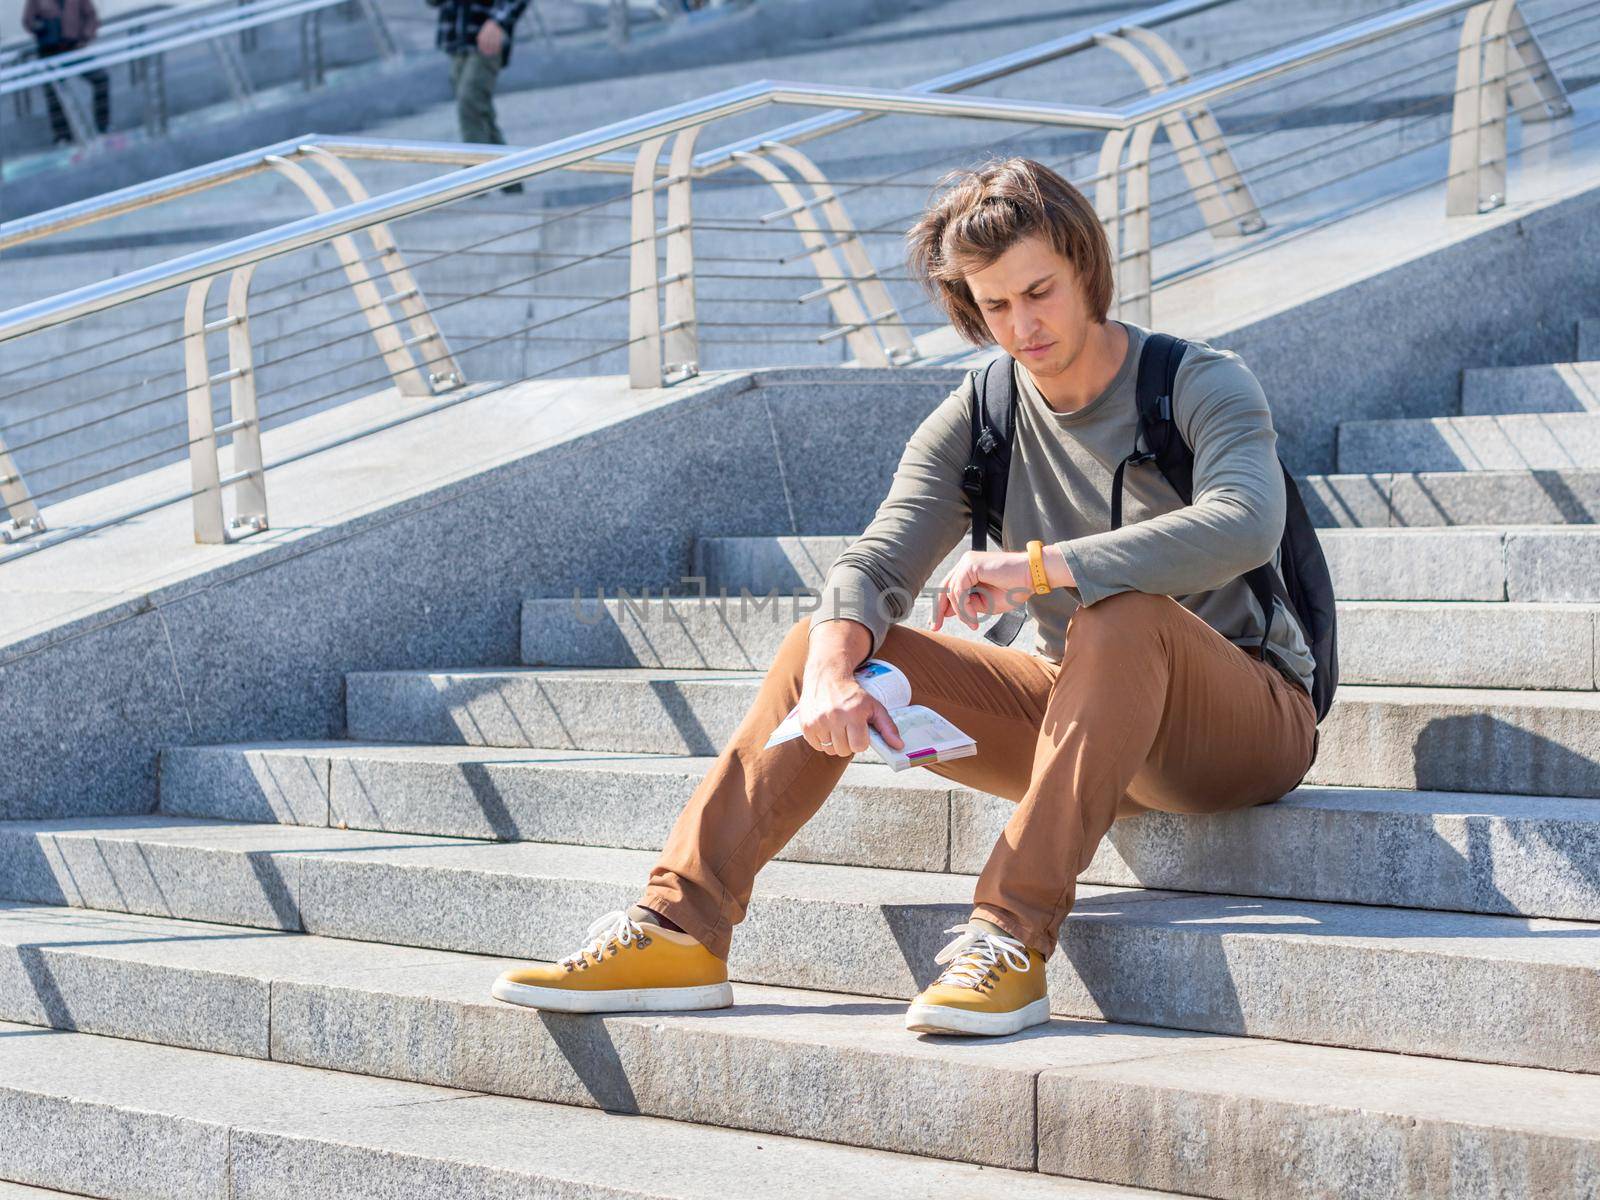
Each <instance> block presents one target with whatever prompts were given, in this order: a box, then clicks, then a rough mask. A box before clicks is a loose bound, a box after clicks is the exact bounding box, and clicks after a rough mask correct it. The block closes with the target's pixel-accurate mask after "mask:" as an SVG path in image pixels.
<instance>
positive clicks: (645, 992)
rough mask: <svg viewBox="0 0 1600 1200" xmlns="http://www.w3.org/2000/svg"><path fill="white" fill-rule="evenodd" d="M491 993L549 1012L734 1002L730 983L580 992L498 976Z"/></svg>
mask: <svg viewBox="0 0 1600 1200" xmlns="http://www.w3.org/2000/svg"><path fill="white" fill-rule="evenodd" d="M489 994H490V995H492V996H493V997H494V998H495V999H496V1000H504V1001H506V1002H507V1003H510V1004H522V1005H526V1006H527V1007H528V1008H542V1009H544V1010H545V1011H546V1012H575V1013H592V1012H683V1011H685V1010H686V1009H692V1008H727V1007H729V1006H730V1005H732V1004H733V987H732V986H731V985H730V984H727V983H711V984H707V985H705V986H704V987H681V988H626V989H614V990H610V991H594V992H580V991H574V990H572V989H570V988H548V987H535V986H534V985H533V984H531V983H511V982H509V981H507V980H504V979H496V980H495V981H494V986H493V987H491V988H490V989H489Z"/></svg>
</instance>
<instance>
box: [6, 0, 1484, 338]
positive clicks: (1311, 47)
mask: <svg viewBox="0 0 1600 1200" xmlns="http://www.w3.org/2000/svg"><path fill="white" fill-rule="evenodd" d="M1479 3H1481V0H1418V2H1417V3H1413V4H1409V5H1407V6H1405V7H1404V8H1401V9H1397V10H1394V11H1392V12H1389V13H1385V14H1382V15H1379V16H1375V17H1369V18H1367V19H1365V20H1362V21H1358V22H1355V23H1353V24H1351V25H1347V26H1345V27H1343V28H1341V29H1337V30H1334V31H1331V32H1329V33H1325V34H1320V35H1318V36H1315V37H1312V38H1309V39H1306V40H1304V41H1302V42H1298V43H1295V44H1293V45H1291V46H1288V47H1285V48H1281V49H1278V50H1273V51H1269V52H1267V53H1265V54H1261V55H1258V56H1256V57H1254V58H1251V59H1247V60H1245V61H1243V62H1239V63H1235V64H1233V65H1231V66H1226V67H1222V68H1219V69H1217V70H1214V71H1211V72H1209V73H1207V74H1206V75H1204V76H1202V77H1200V78H1198V79H1194V80H1191V81H1190V82H1188V83H1185V84H1180V85H1177V86H1174V87H1170V88H1167V89H1165V90H1163V91H1160V92H1156V93H1154V94H1152V95H1150V96H1147V97H1142V98H1140V99H1138V100H1135V101H1132V102H1130V103H1128V104H1125V105H1122V106H1120V107H1118V108H1105V107H1099V106H1094V105H1066V104H1049V103H1043V102H1039V101H1025V100H1003V99H995V98H985V97H969V96H949V95H943V94H933V93H927V92H913V91H898V90H894V89H887V88H859V87H841V86H836V85H822V84H799V83H779V82H772V81H766V80H763V81H760V82H756V83H750V84H745V85H743V86H740V87H735V88H729V89H727V90H725V91H722V92H718V93H715V94H713V95H710V96H705V97H701V98H699V99H696V100H691V101H687V102H685V103H683V104H678V105H673V106H670V107H667V108H662V109H657V110H655V111H653V112H650V113H645V114H642V115H640V116H636V117H630V118H627V119H624V120H621V121H616V122H613V123H612V124H610V125H606V126H603V127H601V128H599V129H595V130H590V131H587V132H585V133H580V134H575V135H572V136H570V137H566V138H561V139H558V140H556V141H553V142H549V143H546V144H545V145H542V146H537V147H532V148H530V149H526V150H519V151H514V152H511V153H508V154H504V155H502V156H500V157H499V158H498V161H491V162H482V163H479V164H477V165H475V166H470V167H465V168H463V169H461V170H458V171H454V172H451V173H450V174H448V175H443V176H440V177H438V178H435V179H431V180H426V181H423V182H421V183H417V184H412V185H410V186H408V187H404V188H399V189H396V190H395V191H392V192H389V193H386V194H385V195H382V196H378V197H375V198H373V199H370V200H365V201H362V202H359V203H356V204H351V205H347V206H345V207H342V208H339V209H337V210H335V211H333V212H328V213H323V214H320V215H318V216H314V217H307V218H304V219H301V220H298V221H291V222H289V223H287V224H284V225H280V226H278V227H276V228H274V229H269V230H265V231H262V232H260V233H255V234H250V235H247V236H245V237H241V238H236V239H235V240H233V241H231V242H226V243H223V244H222V245H220V246H214V247H211V248H209V249H206V250H201V251H196V252H194V253H192V254H186V255H182V256H180V257H178V258H175V259H172V260H169V261H167V262H164V263H160V264H156V265H153V266H150V267H145V268H142V269H140V270H136V271H131V272H129V273H127V274H124V275H120V276H117V277H115V278H113V279H109V280H105V281H103V282H99V283H95V284H90V285H87V286H84V287H80V288H76V289H74V290H72V291H69V292H65V293H63V294H61V295H58V296H54V297H50V298H48V299H45V300H40V301H36V302H33V303H31V304H25V305H21V306H18V307H16V308H13V309H9V310H7V311H4V312H0V341H7V340H10V339H12V338H16V337H20V336H22V335H24V334H27V333H31V332H34V331H35V330H39V329H43V328H47V327H48V326H50V325H54V324H57V323H59V322H62V321H67V320H72V319H75V318H78V317H82V316H86V315H88V314H90V313H94V312H100V311H103V310H105V309H108V308H112V307H114V306H116V305H118V304H122V303H125V302H128V301H131V300H136V299H139V298H141V297H144V296H149V295H153V294H155V293H156V292H160V291H165V290H167V289H169V288H173V287H179V286H182V285H183V284H186V283H191V282H193V281H195V280H198V279H202V278H206V277H208V276H211V275H215V274H218V273H221V272H224V271H228V270H231V269H235V268H238V267H242V266H245V265H247V264H251V263H258V262H261V261H263V260H265V259H268V258H272V257H275V256H277V255H279V254H285V253H289V252H291V251H294V250H298V249H303V248H305V247H308V246H312V245H316V244H318V243H320V242H323V241H326V240H328V239H330V238H333V237H337V236H341V235H348V234H351V233H354V232H357V231H359V230H362V229H364V228H366V227H368V226H370V225H374V224H377V223H379V222H387V221H392V220H396V219H399V218H402V217H406V216H409V215H411V214H414V213H418V212H422V211H424V210H426V209H429V208H434V207H437V206H440V205H444V204H448V203H451V202H452V201H455V200H460V199H464V198H466V197H468V196H472V195H477V194H479V193H482V192H487V191H490V190H492V189H494V188H498V187H502V186H504V185H505V184H508V183H512V182H515V181H518V180H524V179H528V178H530V177H532V176H534V175H539V174H543V173H546V172H550V171H555V170H560V169H563V168H566V167H571V166H574V165H576V164H578V163H582V162H586V161H593V160H595V159H596V158H598V157H599V156H601V155H604V154H607V153H609V152H611V151H613V150H620V149H622V148H624V147H628V146H635V145H638V144H640V143H642V142H646V141H648V140H651V139H654V138H665V137H667V136H670V135H672V134H675V133H680V132H682V131H684V130H688V129H695V128H699V127H701V126H704V125H705V124H707V123H709V122H711V121H715V120H719V119H721V118H724V117H729V116H734V115H736V114H738V113H742V112H747V111H751V110H753V109H756V108H760V107H762V106H764V105H768V104H792V105H797V106H812V107H821V108H828V109H840V108H844V107H848V108H850V109H852V110H857V111H861V112H870V113H874V114H881V113H901V114H908V115H917V116H946V117H965V118H969V119H980V120H995V121H1010V122H1018V121H1021V122H1029V123H1034V124H1043V125H1061V126H1070V127H1075V128H1080V129H1098V130H1102V131H1107V132H1111V131H1120V132H1127V131H1130V130H1132V129H1134V128H1135V127H1137V126H1140V125H1144V124H1146V123H1148V122H1151V121H1154V120H1157V119H1159V118H1161V117H1163V116H1165V115H1168V114H1172V113H1178V112H1181V111H1183V110H1184V109H1187V108H1191V107H1194V106H1196V105H1198V104H1201V103H1204V102H1207V101H1210V100H1213V99H1216V98H1218V97H1221V96H1225V95H1227V94H1229V93H1231V92H1235V91H1238V90H1240V89H1242V88H1244V87H1247V86H1250V85H1252V84H1255V83H1259V82H1262V81H1264V80H1267V79H1271V78H1274V77H1276V76H1278V75H1281V74H1284V73H1286V72H1288V71H1292V70H1295V69H1297V68H1300V67H1303V66H1307V65H1309V64H1312V63H1315V62H1320V61H1322V60H1323V59H1326V58H1330V57H1333V56H1335V55H1338V54H1341V53H1343V52H1345V51H1348V50H1351V49H1354V48H1356V47H1359V46H1363V45H1366V44H1368V43H1371V42H1376V41H1380V40H1382V39H1384V38H1386V37H1388V36H1390V35H1392V34H1396V33H1400V32H1403V31H1405V30H1408V29H1411V28H1413V27H1415V26H1418V25H1422V24H1425V23H1427V22H1429V21H1433V20H1437V19H1438V18H1440V17H1444V16H1449V15H1451V14H1453V13H1456V12H1459V11H1461V10H1463V9H1467V8H1472V7H1474V6H1475V5H1477V4H1479Z"/></svg>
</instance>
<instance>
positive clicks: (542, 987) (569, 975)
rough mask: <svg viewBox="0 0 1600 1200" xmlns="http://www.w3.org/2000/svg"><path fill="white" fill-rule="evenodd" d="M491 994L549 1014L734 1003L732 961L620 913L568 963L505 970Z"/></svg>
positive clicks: (593, 931) (599, 926)
mask: <svg viewBox="0 0 1600 1200" xmlns="http://www.w3.org/2000/svg"><path fill="white" fill-rule="evenodd" d="M489 993H490V995H492V996H494V997H495V998H496V999H497V1000H506V1001H509V1002H510V1003H512V1004H525V1005H527V1006H529V1007H530V1008H542V1009H545V1010H547V1011H550V1012H584V1013H592V1012H649V1011H652V1010H666V1009H671V1010H682V1009H690V1008H727V1007H728V1006H729V1005H731V1004H732V1003H733V988H731V987H730V986H729V985H728V964H727V963H726V962H724V961H723V960H722V959H720V958H718V957H717V956H716V955H714V954H712V953H711V951H709V950H707V949H706V948H705V947H704V946H703V945H701V944H700V943H699V942H698V941H697V940H695V939H694V938H693V937H690V936H689V935H688V934H687V933H678V932H676V931H675V930H671V929H667V928H665V927H664V926H660V925H651V924H648V923H644V924H641V923H640V922H637V921H635V920H633V919H632V918H631V917H629V916H628V914H627V913H626V912H621V911H618V912H612V913H607V914H606V915H605V916H603V917H601V918H600V919H599V920H598V921H596V922H595V923H594V924H593V925H591V926H589V933H588V941H587V942H585V943H584V944H583V945H582V946H580V947H579V948H578V949H576V950H574V951H573V952H572V953H571V954H569V955H567V956H566V957H565V958H562V959H560V960H558V961H556V962H553V963H529V964H528V965H527V966H524V967H513V968H512V969H511V970H509V971H505V972H503V973H502V974H501V976H500V978H498V979H496V980H495V981H494V986H493V987H491V988H490V989H489Z"/></svg>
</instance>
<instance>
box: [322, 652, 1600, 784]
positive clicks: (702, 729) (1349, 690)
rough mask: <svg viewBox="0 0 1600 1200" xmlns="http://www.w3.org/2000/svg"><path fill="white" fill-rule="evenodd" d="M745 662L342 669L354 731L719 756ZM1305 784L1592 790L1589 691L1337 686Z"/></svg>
mask: <svg viewBox="0 0 1600 1200" xmlns="http://www.w3.org/2000/svg"><path fill="white" fill-rule="evenodd" d="M761 678H762V676H761V674H760V673H758V672H755V671H686V670H666V669H659V668H652V667H614V668H609V669H600V670H584V669H579V668H557V667H522V668H501V669H493V670H471V671H454V672H449V671H437V672H428V671H363V672H352V673H350V674H349V675H347V676H346V678H345V714H346V724H347V726H348V733H349V736H350V737H351V738H354V739H356V740H359V741H375V742H410V743H422V744H429V745H457V746H460V745H470V746H500V747H510V748H528V749H541V748H552V749H556V748H559V749H577V750H609V751H614V752H620V753H629V752H634V753H645V754H713V755H714V754H718V753H720V752H721V751H722V748H723V746H725V745H726V744H727V741H728V739H729V738H730V737H731V736H732V735H733V732H734V730H735V729H736V728H737V727H738V724H739V722H740V720H742V719H743V717H744V714H745V713H746V712H747V711H748V709H749V707H750V705H751V704H752V703H753V702H754V700H755V696H756V689H757V687H758V685H759V683H760V680H761ZM1306 782H1308V783H1313V784H1330V785H1348V786H1355V787H1389V788H1419V789H1427V790H1431V791H1465V792H1512V793H1515V794H1517V795H1549V796H1600V694H1597V693H1595V692H1535V691H1511V690H1500V689H1493V688H1426V687H1405V688H1401V687H1370V686H1366V685H1361V684H1352V685H1341V686H1340V688H1339V691H1338V694H1337V697H1336V699H1335V701H1334V707H1333V710H1332V711H1331V712H1329V714H1328V716H1327V717H1326V718H1325V719H1324V720H1323V722H1322V726H1321V741H1320V745H1319V749H1318V752H1317V761H1316V762H1315V763H1314V764H1313V765H1312V768H1311V772H1310V773H1309V774H1308V775H1307V776H1306Z"/></svg>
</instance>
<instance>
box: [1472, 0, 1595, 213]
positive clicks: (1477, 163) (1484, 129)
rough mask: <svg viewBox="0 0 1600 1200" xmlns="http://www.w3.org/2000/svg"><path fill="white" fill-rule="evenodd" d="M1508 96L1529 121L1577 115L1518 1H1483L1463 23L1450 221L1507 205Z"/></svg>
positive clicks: (1509, 114)
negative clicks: (1525, 109)
mask: <svg viewBox="0 0 1600 1200" xmlns="http://www.w3.org/2000/svg"><path fill="white" fill-rule="evenodd" d="M1524 35H1525V36H1524ZM1513 56H1514V57H1515V58H1516V59H1517V68H1516V71H1515V73H1513V72H1511V70H1510V66H1511V59H1512V57H1513ZM1508 92H1509V93H1511V94H1512V95H1516V96H1520V97H1521V99H1520V100H1519V101H1518V107H1519V108H1520V107H1523V106H1524V105H1526V106H1527V107H1528V108H1529V109H1530V110H1531V111H1533V112H1535V113H1537V114H1538V115H1537V116H1536V117H1534V118H1529V119H1543V120H1550V119H1553V118H1555V117H1561V116H1566V115H1567V114H1569V113H1570V112H1571V111H1572V106H1571V105H1570V104H1569V103H1568V102H1567V99H1566V92H1565V91H1564V90H1563V89H1562V87H1561V83H1560V81H1559V80H1557V79H1556V77H1555V74H1554V72H1552V71H1551V70H1550V64H1549V63H1548V62H1547V61H1546V60H1545V58H1544V52H1543V50H1541V49H1540V48H1539V43H1538V42H1537V40H1535V39H1534V37H1533V33H1532V31H1531V30H1529V29H1528V27H1527V23H1526V22H1525V21H1523V19H1522V16H1521V14H1520V13H1518V11H1517V6H1516V0H1485V3H1483V4H1478V5H1474V6H1473V7H1472V8H1470V9H1468V10H1467V15H1466V19H1465V20H1463V21H1462V23H1461V41H1460V47H1459V50H1458V52H1457V57H1456V94H1455V108H1454V110H1453V112H1452V114H1451V119H1450V174H1449V178H1448V179H1447V181H1446V184H1445V213H1446V215H1448V216H1452V217H1461V216H1472V215H1475V214H1477V213H1484V212H1488V211H1490V210H1491V209H1494V208H1499V207H1500V206H1501V205H1502V204H1504V203H1505V202H1506V126H1507V124H1508V123H1509V122H1510V119H1511V106H1510V104H1509V103H1508Z"/></svg>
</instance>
